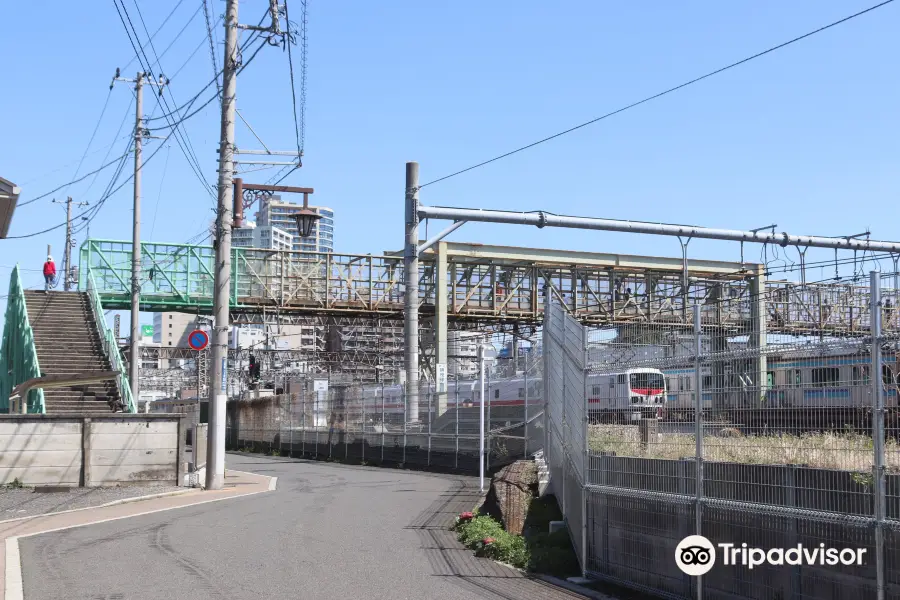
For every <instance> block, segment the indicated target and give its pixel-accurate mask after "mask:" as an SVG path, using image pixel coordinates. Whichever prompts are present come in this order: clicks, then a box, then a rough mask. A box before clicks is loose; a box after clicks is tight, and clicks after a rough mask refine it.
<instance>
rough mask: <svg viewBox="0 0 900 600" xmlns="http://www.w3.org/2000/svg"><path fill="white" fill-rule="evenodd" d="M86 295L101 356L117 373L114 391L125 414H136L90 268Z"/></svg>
mask: <svg viewBox="0 0 900 600" xmlns="http://www.w3.org/2000/svg"><path fill="white" fill-rule="evenodd" d="M87 293H88V299H89V301H90V304H91V312H93V314H94V321H95V322H96V323H97V328H98V329H99V330H100V343H101V346H102V347H103V354H104V355H106V358H107V359H108V360H109V366H110V368H111V370H113V371H116V372H118V373H119V376H118V377H116V389H117V390H118V391H119V398H121V399H122V403H123V404H124V405H125V409H126V410H127V412H130V413H136V412H137V406H136V405H135V402H134V398H133V397H132V395H131V386H130V385H129V382H128V371H127V370H126V369H125V363H124V362H123V361H122V356H121V354H119V344H118V343H117V342H116V336H115V334H114V333H113V330H112V329H110V328H109V327H108V326H107V325H106V318H105V317H104V316H103V305H102V304H101V303H100V294H99V293H98V292H97V282H95V281H94V273H93V271H92V270H91V268H90V267H88V269H87Z"/></svg>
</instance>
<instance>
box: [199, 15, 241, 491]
mask: <svg viewBox="0 0 900 600" xmlns="http://www.w3.org/2000/svg"><path fill="white" fill-rule="evenodd" d="M237 48H238V0H228V1H227V4H226V8H225V62H224V69H223V71H222V130H221V134H220V138H219V207H218V211H217V215H216V265H215V286H214V288H213V324H212V336H211V337H212V339H211V340H210V346H211V354H212V357H211V358H212V364H211V365H209V371H210V382H209V383H210V385H209V432H208V434H207V435H208V442H207V450H206V489H208V490H220V489H222V487H224V485H225V404H226V402H227V400H228V387H227V379H228V377H227V376H228V373H227V369H228V327H229V323H230V318H229V312H228V309H229V306H228V301H229V290H230V289H231V226H232V216H231V205H232V201H233V194H234V188H233V181H232V180H233V178H234V113H235V100H236V98H235V95H236V93H237V66H238V63H237V61H238V56H237Z"/></svg>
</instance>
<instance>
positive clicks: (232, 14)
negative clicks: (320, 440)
mask: <svg viewBox="0 0 900 600" xmlns="http://www.w3.org/2000/svg"><path fill="white" fill-rule="evenodd" d="M269 12H270V15H271V18H272V22H271V24H270V25H269V26H268V27H261V26H256V25H241V24H240V22H239V21H238V0H226V6H225V61H224V63H223V69H222V104H221V105H222V129H221V132H220V137H219V202H218V209H217V211H216V240H215V248H216V258H215V260H216V264H215V285H214V287H213V323H212V335H211V336H210V337H211V339H210V348H211V349H210V354H211V356H210V358H211V363H212V364H210V365H209V373H210V380H209V433H208V436H209V437H208V438H207V439H208V443H207V453H206V489H208V490H219V489H222V487H223V486H224V485H225V404H226V402H227V400H228V329H229V326H230V324H231V322H230V317H229V310H228V309H229V305H228V303H229V299H230V298H229V291H230V289H231V228H232V227H233V226H234V217H233V212H232V206H233V205H234V165H235V163H236V162H238V163H239V162H242V161H235V158H234V155H235V153H236V149H235V143H234V118H235V113H236V109H237V106H236V95H237V73H238V67H239V64H238V30H239V29H244V30H250V31H262V32H267V33H269V34H271V35H270V36H269V42H270V43H271V42H272V40H271V38H272V37H273V36H285V35H287V32H283V31H281V28H280V26H279V7H278V2H277V0H269ZM286 41H287V43H291V41H290V39H287V40H286ZM266 154H272V153H271V152H266ZM291 154H294V153H291ZM299 161H300V156H299V154H298V156H297V166H299ZM243 162H246V161H243ZM256 164H279V163H274V162H271V161H263V162H262V163H260V162H259V161H256ZM289 164H294V163H289ZM310 191H311V190H310ZM238 201H239V202H238V205H240V198H238Z"/></svg>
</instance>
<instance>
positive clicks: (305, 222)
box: [291, 192, 322, 238]
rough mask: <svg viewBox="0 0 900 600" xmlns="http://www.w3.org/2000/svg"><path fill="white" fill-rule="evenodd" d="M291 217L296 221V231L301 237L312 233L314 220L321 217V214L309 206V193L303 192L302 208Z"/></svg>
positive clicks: (314, 224)
mask: <svg viewBox="0 0 900 600" xmlns="http://www.w3.org/2000/svg"><path fill="white" fill-rule="evenodd" d="M291 218H292V219H294V220H295V221H296V222H297V231H298V232H300V237H301V238H308V237H309V236H310V235H312V231H313V227H315V226H316V221H318V220H319V219H321V218H322V215H320V214H319V213H317V212H316V211H314V210H311V209H310V208H309V194H308V193H306V192H304V194H303V208H301V209H300V210H299V211H297V212H295V213H293V214H292V215H291Z"/></svg>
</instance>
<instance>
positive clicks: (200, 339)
mask: <svg viewBox="0 0 900 600" xmlns="http://www.w3.org/2000/svg"><path fill="white" fill-rule="evenodd" d="M188 345H189V346H190V347H191V348H192V349H194V350H197V351H198V352H199V351H200V350H203V349H205V348H206V347H207V346H208V345H209V336H208V335H207V334H206V332H205V331H201V330H200V329H195V330H194V331H192V332H191V335H189V336H188Z"/></svg>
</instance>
